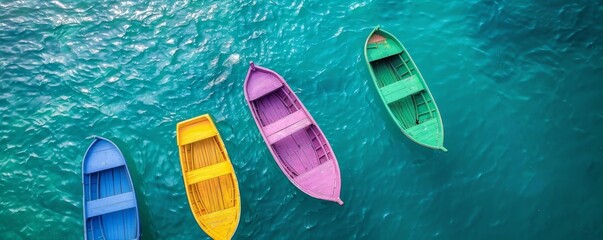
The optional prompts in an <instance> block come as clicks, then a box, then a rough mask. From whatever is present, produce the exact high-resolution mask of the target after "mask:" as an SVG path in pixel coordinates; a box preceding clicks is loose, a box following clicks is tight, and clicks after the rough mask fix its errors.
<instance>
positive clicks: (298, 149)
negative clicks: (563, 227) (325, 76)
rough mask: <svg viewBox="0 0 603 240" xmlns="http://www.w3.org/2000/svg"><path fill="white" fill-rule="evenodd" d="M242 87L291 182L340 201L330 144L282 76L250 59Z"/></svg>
mask: <svg viewBox="0 0 603 240" xmlns="http://www.w3.org/2000/svg"><path fill="white" fill-rule="evenodd" d="M244 90H245V100H247V104H248V105H249V109H250V110H251V114H252V115H253V118H254V120H255V123H256V124H257V125H258V128H259V129H260V133H261V134H262V137H264V141H265V142H266V145H268V149H269V150H270V152H271V153H272V156H273V157H274V160H275V161H276V163H277V164H278V166H279V167H280V168H281V170H282V171H283V173H285V175H286V176H287V178H289V180H290V181H291V182H292V183H293V185H295V186H296V187H297V188H299V189H300V190H301V191H302V192H304V193H306V194H308V195H310V196H312V197H315V198H318V199H324V200H328V201H333V202H337V203H339V204H340V205H343V201H341V199H340V198H339V193H340V191H341V177H340V175H339V165H338V164H337V159H336V158H335V154H334V153H333V150H332V149H331V145H330V144H329V142H328V141H327V139H326V138H325V136H324V134H323V133H322V131H321V130H320V128H319V127H318V124H316V121H314V119H313V118H312V116H311V115H310V113H308V110H307V109H306V107H304V105H303V104H302V103H301V101H299V99H298V98H297V96H296V95H295V93H294V92H293V91H292V90H291V88H290V87H289V86H288V85H287V83H286V82H285V80H284V79H283V78H282V77H281V76H280V75H278V74H277V73H276V72H274V71H272V70H270V69H267V68H264V67H260V66H256V65H255V64H253V62H251V63H250V66H249V71H248V72H247V78H246V79H245V85H244Z"/></svg>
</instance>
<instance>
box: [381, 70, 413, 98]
mask: <svg viewBox="0 0 603 240" xmlns="http://www.w3.org/2000/svg"><path fill="white" fill-rule="evenodd" d="M423 89H424V88H423V85H422V84H421V81H420V80H419V77H417V75H412V76H410V77H408V78H405V79H402V80H400V81H397V82H395V83H392V84H389V85H387V86H385V87H382V88H380V89H379V90H380V91H381V94H382V95H383V98H384V99H385V102H386V103H387V104H390V103H393V102H395V101H398V100H400V99H402V98H405V97H408V96H410V95H411V94H414V93H416V92H419V91H421V90H423Z"/></svg>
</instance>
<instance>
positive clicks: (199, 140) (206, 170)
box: [176, 114, 241, 239]
mask: <svg viewBox="0 0 603 240" xmlns="http://www.w3.org/2000/svg"><path fill="white" fill-rule="evenodd" d="M176 139H177V142H178V149H179V153H180V165H181V166H182V177H183V178H184V186H185V187H186V195H187V197H188V203H189V205H190V207H191V211H192V212H193V216H194V217H195V220H197V223H198V224H199V226H200V227H201V229H203V231H205V233H207V235H209V237H211V238H213V239H230V238H232V236H233V235H234V233H235V231H236V230H237V226H238V225H239V218H240V215H241V197H240V194H239V184H238V182H237V177H236V175H235V172H234V169H233V167H232V164H231V162H230V158H229V157H228V153H227V152H226V148H225V147H224V143H223V142H222V138H221V137H220V134H219V133H218V129H216V126H215V125H214V122H213V121H212V119H211V117H210V116H209V115H208V114H205V115H202V116H199V117H196V118H192V119H189V120H186V121H183V122H180V123H178V125H177V126H176Z"/></svg>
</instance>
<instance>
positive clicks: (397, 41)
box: [363, 25, 448, 152]
mask: <svg viewBox="0 0 603 240" xmlns="http://www.w3.org/2000/svg"><path fill="white" fill-rule="evenodd" d="M377 32H380V33H382V34H383V35H385V36H383V37H384V38H390V39H392V40H393V41H395V42H396V44H398V45H400V47H402V50H403V51H404V52H405V53H406V55H408V59H410V61H411V62H412V63H413V64H414V65H415V69H416V72H417V73H416V74H419V77H420V78H421V82H422V83H423V85H424V86H425V91H426V92H427V93H428V94H429V96H430V97H431V101H432V102H433V104H434V106H435V109H436V111H437V113H438V119H437V120H438V123H439V124H438V126H439V128H440V129H439V130H440V131H441V137H442V138H441V143H440V144H439V146H433V145H428V144H425V143H422V142H419V141H418V140H416V139H415V138H414V137H412V136H410V135H409V134H408V133H407V132H406V130H405V129H404V128H403V127H402V126H401V125H400V123H399V122H398V121H397V120H396V116H395V115H394V113H393V112H392V110H391V107H390V106H389V105H388V104H386V103H385V98H384V97H383V95H382V94H381V93H380V92H379V83H377V77H376V76H375V72H374V70H373V66H372V65H371V61H369V59H368V44H369V40H370V38H371V37H372V36H373V34H375V33H377ZM363 51H364V59H365V61H366V64H367V67H368V69H369V73H370V74H371V78H372V79H373V83H374V85H375V88H376V89H377V93H378V95H379V97H380V98H381V101H382V102H383V104H384V105H385V108H386V109H387V112H388V113H389V115H390V116H391V117H392V119H393V120H394V122H395V123H396V125H397V126H398V128H399V129H400V130H401V131H402V133H403V134H404V135H405V136H406V137H407V138H409V139H410V140H411V141H413V142H415V143H417V144H419V145H421V146H424V147H428V148H431V149H436V150H442V151H444V152H447V151H448V149H446V148H445V147H444V122H443V121H442V114H441V112H440V108H439V107H438V105H437V103H436V101H435V98H434V97H433V95H432V94H431V90H430V89H429V86H427V82H425V79H424V78H423V74H421V71H420V70H419V67H418V66H417V64H416V63H415V60H414V59H413V58H412V56H411V55H410V53H408V50H406V47H405V46H404V44H402V42H400V40H398V38H396V36H394V35H393V34H391V33H389V32H388V31H385V30H383V29H381V26H379V25H377V26H376V27H374V28H373V30H372V31H371V33H370V34H369V35H368V37H367V38H366V41H364V49H363ZM400 54H402V53H397V54H395V55H400ZM392 56H393V55H392Z"/></svg>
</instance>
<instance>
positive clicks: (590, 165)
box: [0, 0, 603, 239]
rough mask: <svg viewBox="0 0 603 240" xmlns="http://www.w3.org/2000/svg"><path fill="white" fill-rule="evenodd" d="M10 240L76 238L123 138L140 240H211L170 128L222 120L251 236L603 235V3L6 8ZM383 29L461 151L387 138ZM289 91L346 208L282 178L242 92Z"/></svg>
mask: <svg viewBox="0 0 603 240" xmlns="http://www.w3.org/2000/svg"><path fill="white" fill-rule="evenodd" d="M0 9H2V10H0V110H1V112H2V120H1V122H0V148H1V154H0V169H1V170H0V189H1V191H2V195H0V238H1V239H26V238H32V239H63V238H64V239H81V238H82V234H83V231H82V203H81V196H82V193H81V192H82V189H81V161H82V157H83V155H84V152H85V150H86V148H87V146H88V145H89V144H90V143H91V141H92V136H94V135H100V136H105V137H107V138H110V139H112V140H114V141H115V142H116V143H117V144H118V146H119V147H120V148H121V150H122V151H123V152H124V154H125V155H126V158H127V160H128V164H129V167H130V170H131V171H132V175H133V178H134V182H135V184H136V191H137V195H138V200H139V205H140V208H141V209H140V214H141V221H142V233H143V237H144V238H145V239H200V238H206V235H205V234H204V233H203V232H202V231H201V229H200V228H199V227H198V226H197V224H196V223H195V221H194V219H193V217H192V215H191V213H190V209H189V207H188V204H187V200H186V195H185V193H184V189H183V182H182V177H181V174H180V166H179V162H178V153H177V147H176V143H175V126H176V123H177V122H178V121H181V120H184V119H188V118H191V117H195V116H198V115H200V114H203V113H210V114H212V116H213V117H214V119H215V120H216V121H217V125H218V128H219V130H220V132H221V134H222V137H223V138H224V141H225V144H226V147H227V148H228V151H229V154H230V157H231V158H232V160H233V164H234V167H235V170H236V173H237V176H238V178H239V182H240V191H241V198H242V216H241V222H240V225H239V228H238V231H237V233H236V235H235V238H238V239H354V238H356V239H601V238H602V237H603V228H602V227H601V226H602V225H603V177H602V173H603V141H600V139H599V138H600V137H602V136H603V110H602V108H601V104H602V103H603V94H602V92H601V91H602V90H603V82H602V81H601V80H602V79H601V76H603V26H602V25H601V22H603V19H602V16H603V7H601V6H600V4H598V3H597V2H596V1H561V0H556V1H543V0H541V1H532V2H530V3H526V1H513V0H506V1H505V0H503V1H476V0H473V1H458V2H453V3H451V2H446V1H435V0H433V1H412V2H411V1H399V0H390V1H369V0H363V1H343V0H335V1H309V0H297V1H281V0H274V1H166V0H158V1H143V2H136V1H102V2H97V1H75V0H73V1H57V0H55V1H39V0H38V1H36V0H32V1H1V2H0ZM377 24H380V25H381V26H383V27H384V28H385V29H387V30H389V31H390V32H392V33H393V34H395V35H397V36H398V38H399V39H400V40H401V41H402V42H403V43H404V44H405V46H406V48H407V49H408V50H409V51H410V53H411V54H412V56H413V58H414V59H415V61H416V63H417V65H418V66H419V68H420V69H421V71H422V73H423V76H424V77H425V79H426V80H427V82H428V83H429V86H430V89H431V91H432V93H433V95H434V97H435V98H436V101H437V103H438V105H439V107H440V110H441V113H442V117H443V121H444V127H445V146H446V147H447V148H448V149H449V150H450V151H449V152H448V153H443V152H439V151H433V150H429V149H425V148H422V147H420V146H418V145H416V144H413V143H411V141H410V140H408V139H406V138H405V137H404V135H403V134H402V133H400V132H399V131H398V130H397V128H396V126H395V125H394V124H393V122H392V121H391V119H389V116H388V115H387V113H386V111H385V109H384V108H383V106H382V103H381V102H380V99H379V97H378V96H377V95H376V91H375V89H374V87H373V86H372V82H371V79H370V77H369V74H368V71H367V69H366V66H365V63H364V60H363V56H362V46H363V43H364V41H365V38H366V36H367V35H368V33H369V32H370V30H371V28H372V27H373V26H375V25H377ZM251 60H253V61H254V62H256V63H258V64H261V65H263V66H266V67H270V68H272V69H274V70H276V71H277V72H279V73H280V74H281V75H282V76H284V77H285V79H287V80H288V81H289V84H290V85H291V87H292V88H293V90H294V91H296V93H297V94H298V96H299V97H300V98H301V100H302V101H303V102H304V103H305V105H306V107H307V108H308V109H309V110H310V111H311V112H312V113H313V115H314V118H315V119H316V121H317V122H318V123H319V124H320V126H321V128H322V130H323V131H324V132H325V134H326V136H327V137H328V138H329V140H330V142H331V144H332V146H333V149H334V151H335V154H336V155H337V157H338V159H339V165H340V168H341V176H342V182H343V187H342V195H341V196H342V199H343V201H344V202H345V205H344V206H342V207H341V206H338V205H337V204H335V203H330V202H325V201H319V200H315V199H312V198H310V197H308V196H306V195H304V194H302V193H301V192H300V191H298V190H297V189H296V188H294V187H293V185H292V184H291V183H289V182H288V181H287V180H286V178H285V176H284V175H283V174H282V173H281V172H280V171H279V169H278V167H277V166H276V164H275V163H274V161H273V160H272V157H271V155H270V153H269V152H268V150H267V149H266V146H265V144H264V142H263V141H262V139H261V137H260V134H259V132H258V130H257V128H256V126H255V124H254V122H253V120H252V118H251V115H250V113H249V111H248V108H247V106H246V104H245V101H244V97H243V91H242V88H243V85H242V84H243V80H244V77H245V74H246V71H247V67H248V65H247V63H248V62H249V61H251Z"/></svg>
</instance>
